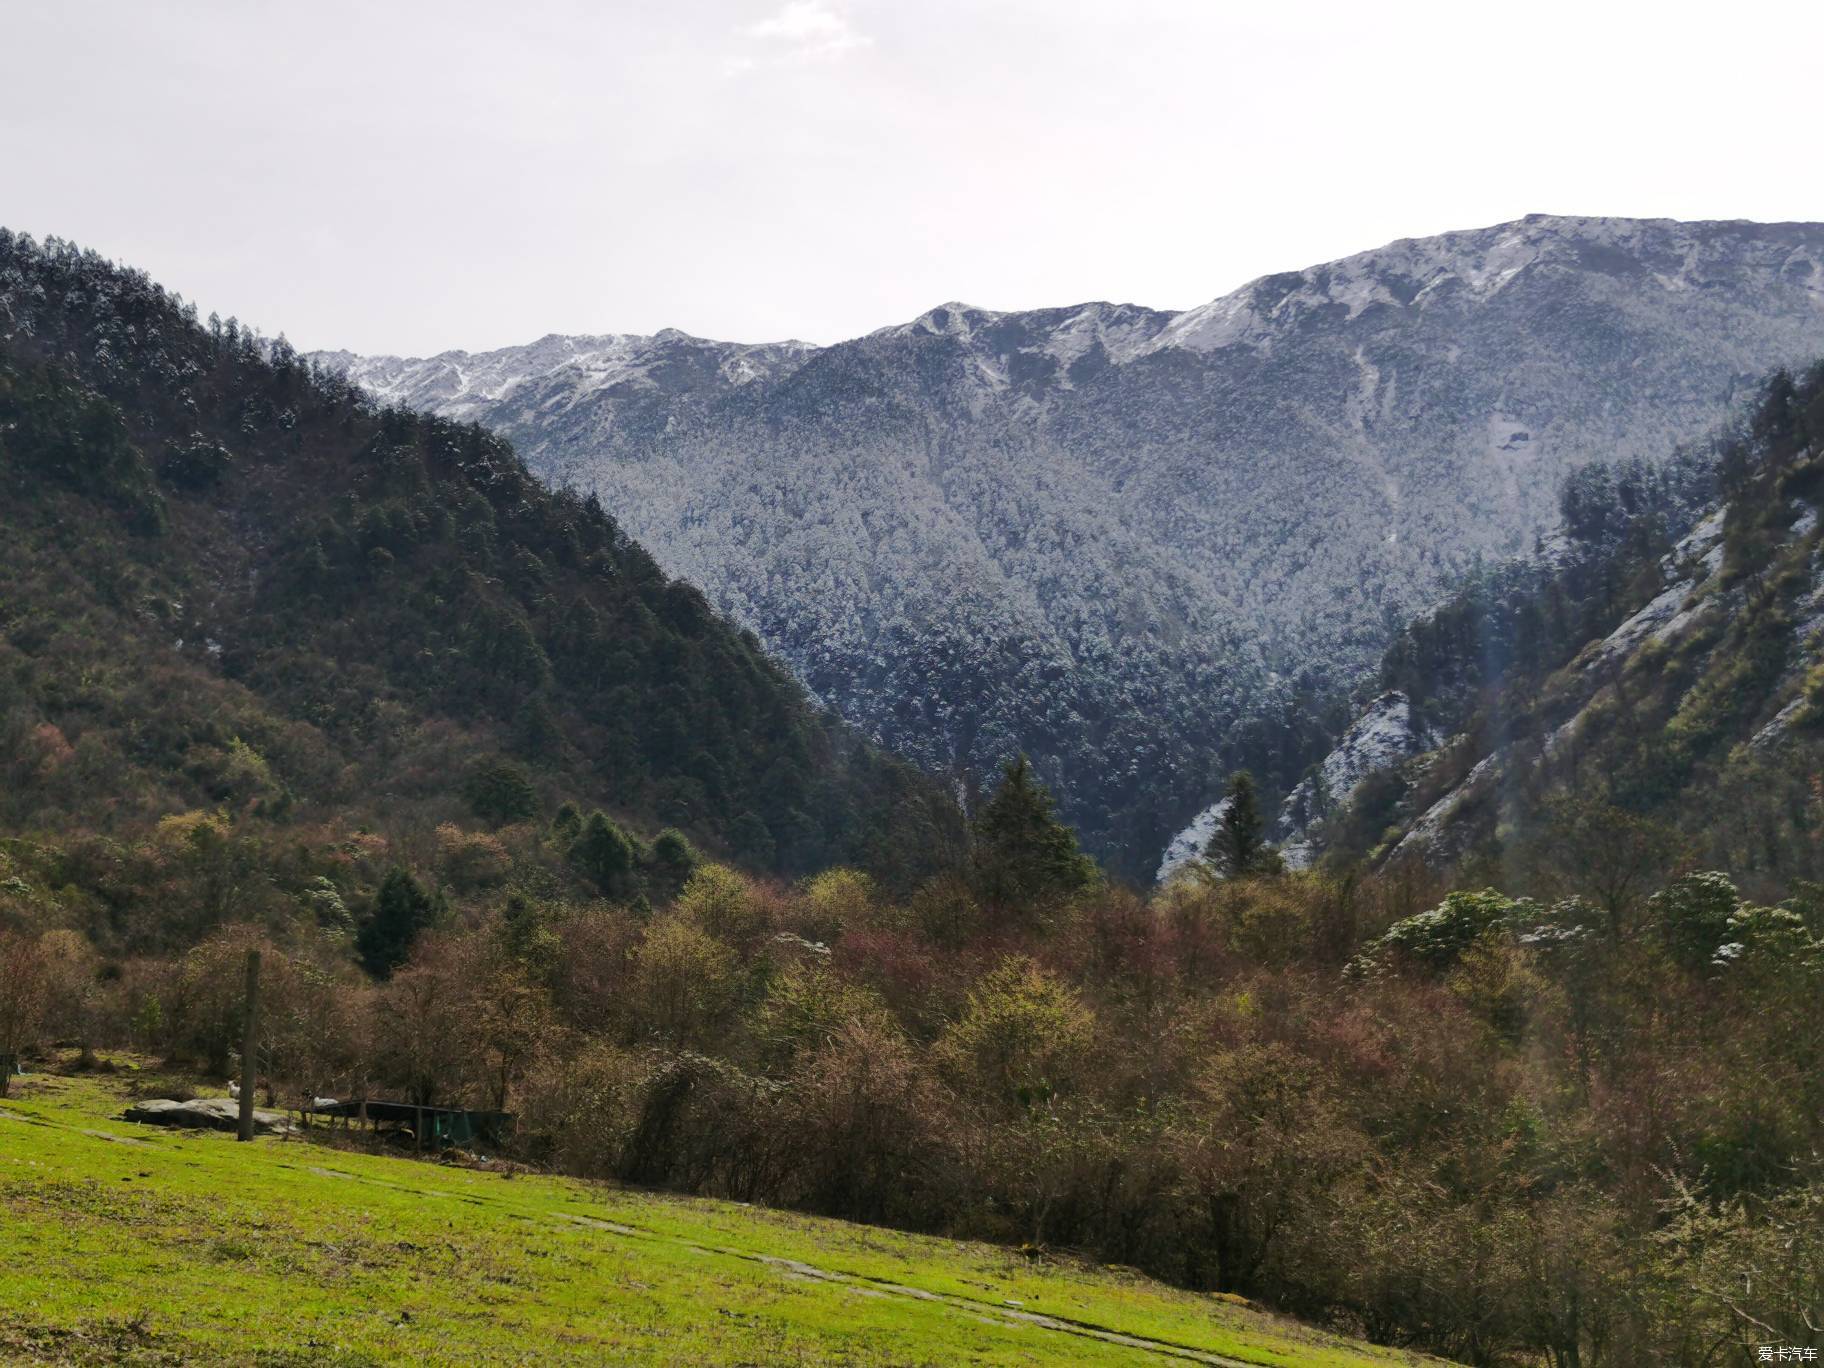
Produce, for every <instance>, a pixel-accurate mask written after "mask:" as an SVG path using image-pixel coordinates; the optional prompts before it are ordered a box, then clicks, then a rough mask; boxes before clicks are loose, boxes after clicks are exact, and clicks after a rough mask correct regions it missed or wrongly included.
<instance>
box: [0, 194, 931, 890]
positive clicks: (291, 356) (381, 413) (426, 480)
mask: <svg viewBox="0 0 1824 1368" xmlns="http://www.w3.org/2000/svg"><path fill="white" fill-rule="evenodd" d="M0 338H3V339H4V341H0V471H4V473H5V475H6V477H7V480H8V482H9V483H8V487H9V490H11V491H13V497H12V498H11V501H10V502H9V506H8V512H7V519H8V538H7V541H6V545H5V546H4V547H3V548H0V583H4V584H5V585H6V588H7V600H8V602H7V609H8V622H7V626H6V628H5V631H6V635H7V637H8V642H9V644H10V649H12V650H14V651H18V652H20V653H21V657H20V658H19V659H17V660H13V659H11V658H9V660H8V661H6V662H0V673H4V672H8V671H10V672H11V674H12V677H13V678H14V679H16V680H20V681H23V682H22V683H20V684H19V685H18V687H20V688H22V689H23V690H24V691H25V692H24V699H23V702H22V704H21V705H20V706H19V707H18V708H17V709H15V710H13V711H12V712H11V713H10V714H9V715H10V716H12V717H14V718H15V719H16V720H17V721H18V723H19V725H21V726H23V727H25V728H27V729H28V730H29V729H30V728H31V727H35V726H38V725H39V724H41V723H42V724H46V725H49V726H52V727H55V728H59V729H61V730H62V732H63V734H64V735H65V736H66V737H76V736H78V735H86V736H87V738H88V740H87V743H86V744H87V748H86V750H85V751H84V754H85V755H88V756H90V757H91V759H90V761H89V767H88V768H86V769H83V770H82V771H81V774H82V775H83V776H84V777H83V778H81V779H80V780H79V779H78V777H77V776H78V771H77V770H75V769H66V770H64V771H63V773H64V774H65V776H66V778H65V781H64V783H63V785H62V786H61V788H60V789H59V790H58V791H57V792H56V796H55V801H56V803H57V805H58V810H59V812H60V813H61V814H62V816H60V817H59V818H57V820H65V819H72V820H76V821H78V822H79V823H84V824H86V823H90V822H93V823H95V824H97V825H102V826H106V825H109V824H113V823H127V824H130V823H132V822H134V821H145V820H149V819H152V818H155V817H156V816H157V815H159V814H160V813H161V812H166V811H171V810H173V809H177V808H182V807H186V806H194V805H196V804H197V802H198V801H199V799H201V798H203V797H204V796H205V795H204V794H202V793H199V792H197V787H198V781H196V780H194V779H193V778H191V777H190V775H189V769H190V768H192V767H191V766H189V765H187V762H186V758H185V757H186V756H187V755H188V754H189V753H190V752H191V751H192V749H193V748H194V747H198V746H204V747H213V748H215V749H218V750H220V749H224V748H225V747H226V744H227V742H228V740H229V739H230V738H231V737H232V736H234V735H237V734H238V735H241V736H243V737H245V738H246V739H247V740H248V742H249V743H250V744H252V745H255V746H256V748H257V749H258V750H259V751H260V752H261V753H262V754H263V755H265V756H266V757H267V758H268V759H269V761H270V762H271V763H272V766H273V769H274V772H275V775H276V776H277V780H278V782H279V784H280V785H281V787H282V788H283V790H284V792H286V793H287V794H289V795H290V801H294V802H295V803H297V804H300V805H301V806H300V808H299V809H298V812H299V815H300V816H302V815H305V814H306V813H308V812H309V811H310V809H311V808H312V806H313V805H320V804H341V803H344V802H346V801H347V799H348V796H349V794H350V793H352V792H356V791H362V792H366V793H370V794H372V795H375V796H376V798H378V796H379V795H386V798H387V801H388V802H389V803H391V804H395V805H396V804H397V803H398V802H399V801H401V800H407V801H417V800H419V799H426V800H429V799H431V798H432V797H433V796H434V795H435V794H437V793H438V792H441V793H444V794H448V793H449V792H451V791H452V790H454V789H457V788H458V787H459V785H460V780H459V779H458V775H460V774H461V773H462V772H463V770H464V769H465V768H466V767H467V766H468V765H469V764H470V763H471V762H472V761H474V760H475V759H476V758H477V757H478V756H482V755H492V754H496V753H498V752H500V751H502V750H505V751H507V752H508V753H510V754H512V755H514V756H515V757H516V758H517V759H518V761H519V762H520V763H522V764H523V765H524V766H525V768H526V771H527V778H528V779H529V780H530V781H531V782H532V783H533V786H534V787H535V788H536V789H537V790H538V791H541V792H543V791H550V790H556V791H560V792H568V793H576V794H582V795H585V796H586V797H587V798H588V799H589V800H590V801H591V802H592V803H600V804H612V806H613V808H614V809H615V810H616V811H619V812H626V813H632V814H638V815H640V816H642V817H645V818H647V819H648V820H651V822H652V824H653V825H654V826H658V825H663V824H672V825H677V826H680V827H682V828H684V829H686V830H687V831H688V832H689V833H690V836H691V838H692V839H693V840H696V841H699V842H701V843H702V844H704V845H705V846H707V847H709V848H711V849H712V850H731V849H732V850H735V851H737V852H738V853H739V854H740V856H741V857H742V858H743V859H747V860H753V861H758V862H761V863H763V864H766V865H772V864H774V863H775V862H777V864H778V867H780V868H781V870H782V871H783V872H788V873H798V872H802V871H804V870H806V869H810V868H815V867H818V866H821V865H823V864H827V863H832V862H865V863H868V864H870V865H871V866H872V867H873V868H875V869H876V872H878V873H879V874H881V875H882V876H884V877H887V878H889V879H891V880H894V881H896V882H899V883H902V884H903V883H904V882H905V881H906V880H907V879H909V878H912V877H915V876H917V875H918V874H920V873H922V872H923V866H922V863H921V862H922V859H923V856H922V853H921V852H920V851H918V850H916V849H912V850H908V849H904V848H901V847H899V846H896V845H894V844H893V843H891V842H885V841H882V840H881V839H880V835H879V833H881V832H882V831H884V830H886V829H888V827H889V826H890V824H891V821H892V817H893V814H894V813H896V812H898V811H900V810H901V809H902V808H904V807H905V806H906V805H908V804H911V805H920V804H925V803H929V802H936V801H941V795H940V794H939V793H938V791H937V790H936V789H935V788H934V786H932V785H929V784H928V783H926V781H924V780H923V779H922V778H920V777H919V776H917V775H916V774H915V773H913V772H912V771H911V769H910V768H909V767H907V766H905V765H903V764H901V763H899V762H897V761H894V760H892V759H890V758H889V757H887V756H885V755H883V754H882V753H881V752H879V751H878V750H875V749H873V748H872V747H870V746H868V745H867V744H865V743H864V742H862V741H861V740H860V739H859V738H858V737H856V736H855V735H854V734H853V733H851V732H849V731H848V730H847V729H846V728H844V727H843V726H842V725H841V724H840V723H839V722H838V721H836V720H835V719H833V718H831V717H828V716H826V715H824V714H822V713H820V712H819V711H818V710H816V709H814V708H813V707H811V706H810V704H809V703H808V701H807V700H806V698H805V696H804V694H803V693H802V691H801V690H800V689H799V688H798V687H797V686H796V685H795V684H794V683H793V682H792V681H791V680H790V679H789V678H788V677H787V676H786V675H785V673H784V672H783V671H782V670H781V669H780V668H779V666H777V665H776V664H775V663H774V662H772V661H771V660H769V659H767V657H766V656H765V655H764V653H763V652H761V651H760V649H759V647H758V644H757V643H756V642H755V641H754V639H753V638H752V636H751V635H749V634H746V633H742V632H739V631H737V630H736V629H734V628H733V627H732V626H730V625H729V624H728V623H727V622H725V621H723V620H722V619H721V618H719V617H717V616H716V615H715V614H714V613H713V612H712V611H711V610H710V609H709V606H708V605H707V604H706V603H705V602H704V601H703V599H702V596H701V595H700V594H699V593H697V591H696V590H695V589H693V588H690V587H689V586H684V585H678V584H674V583H672V582H669V581H667V580H666V578H665V577H664V576H663V575H662V574H661V573H660V571H659V570H658V567H657V566H656V565H655V564H654V563H653V561H652V558H651V557H650V556H648V555H647V554H646V553H645V552H644V551H643V550H642V549H641V548H640V547H639V546H637V545H636V544H634V543H633V542H631V541H630V540H629V539H628V538H627V536H626V535H625V533H624V532H622V530H621V528H620V526H619V525H618V523H617V522H616V521H615V519H614V518H613V517H612V516H611V515H610V514H609V513H608V512H607V511H606V510H604V509H603V508H602V506H601V503H600V501H599V500H596V499H583V498H580V497H577V496H575V495H573V494H570V493H568V492H553V491H550V490H548V489H545V488H543V487H542V486H541V485H539V484H538V482H537V481H536V480H534V479H533V478H532V477H531V475H530V474H529V473H528V472H527V470H526V469H525V467H524V465H523V464H522V463H521V462H520V460H519V458H518V457H517V456H516V455H515V454H514V452H513V450H512V448H511V447H510V446H509V445H508V444H507V443H506V442H504V441H503V440H502V439H500V438H499V437H497V436H494V435H492V434H490V433H487V432H485V431H483V430H482V429H480V428H478V427H475V426H473V425H463V424H458V423H452V422H448V421H445V420H441V419H435V418H431V417H427V416H423V415H419V414H415V413H410V412H405V411H401V410H394V409H382V408H377V407H376V406H375V405H374V404H373V402H372V401H371V400H370V399H368V398H367V397H365V396H364V395H362V394H361V393H360V392H358V391H357V390H356V389H354V387H352V386H351V385H350V384H349V383H348V382H347V381H346V380H345V379H343V378H342V377H340V376H337V375H334V374H328V373H322V372H318V371H316V370H313V369H312V368H311V367H309V366H307V365H305V364H303V363H301V362H299V360H298V359H297V356H296V354H295V353H294V352H292V351H291V349H290V348H289V347H286V346H284V345H281V344H277V343H274V344H265V343H262V342H261V341H259V340H258V339H256V338H255V337H253V336H252V334H250V333H248V332H247V331H246V330H245V329H242V328H240V327H239V326H238V325H236V324H234V323H232V322H230V323H227V324H222V323H219V322H218V323H216V324H214V325H212V326H210V327H206V328H205V327H201V326H199V325H198V323H197V320H196V317H195V313H194V311H193V310H192V309H190V308H189V307H188V306H186V305H184V304H183V303H182V302H181V301H179V300H177V299H176V298H174V297H173V296H171V295H169V294H167V293H166V292H165V291H163V290H162V289H160V288H159V287H158V286H156V285H154V284H153V283H152V282H151V281H149V280H147V279H146V277H145V276H143V275H141V274H139V273H137V272H133V271H127V270H121V269H119V268H117V267H114V266H113V265H111V264H110V263H108V262H106V261H104V260H102V259H101V258H100V257H98V256H96V255H95V254H93V253H85V252H82V251H79V250H77V249H76V248H74V247H71V246H69V245H67V244H64V243H60V242H56V241H51V242H48V243H46V244H44V245H40V244H38V243H36V242H34V241H32V240H31V239H29V238H26V237H23V236H19V235H16V234H13V233H10V232H6V231H4V230H0ZM148 453H150V454H151V456H152V458H153V459H155V460H156V463H157V465H158V469H159V472H160V474H159V476H155V475H154V473H153V469H152V460H149V459H148ZM230 453H231V454H230ZM161 479H162V485H161ZM160 531H164V532H165V533H166V535H163V536H158V537H149V536H147V535H146V534H148V533H155V532H160ZM174 643H177V644H178V645H177V647H176V651H175V653H174ZM15 665H17V667H18V668H17V669H14V666H15ZM230 694H232V698H230ZM98 695H100V696H98ZM231 718H232V720H231ZM218 719H219V720H218ZM72 744H74V743H73V742H72ZM123 765H124V766H125V767H126V769H125V772H123V771H122V770H121V769H120V766H123ZM110 766H113V767H114V768H113V772H112V773H107V772H108V771H109V770H110ZM452 770H454V772H452ZM104 773H106V782H103V775H104ZM465 796H466V795H465ZM30 797H31V798H32V800H34V801H39V802H42V801H44V800H45V798H46V794H45V793H44V792H43V791H35V792H34V793H33V794H31V795H30ZM19 801H25V798H24V797H21V798H20V800H19ZM4 806H5V803H4V800H0V808H4ZM14 806H15V807H16V806H17V803H15V804H14ZM484 806H485V808H486V811H487V814H488V815H487V820H489V821H491V822H496V823H500V822H508V821H516V820H523V819H524V818H526V817H529V816H532V815H534V812H533V811H532V810H529V809H528V808H527V806H526V804H525V803H524V802H523V801H522V800H519V799H509V800H508V801H507V804H506V806H504V807H503V806H499V805H498V804H491V803H490V800H485V799H484ZM480 810H481V809H478V811H480ZM15 815H17V814H15ZM756 820H757V823H758V825H757V827H756ZM952 820H953V821H954V820H960V819H957V818H954V817H953V818H952ZM895 860H897V861H902V862H903V863H902V864H900V865H899V867H897V868H893V867H889V865H888V864H887V863H886V862H888V861H895Z"/></svg>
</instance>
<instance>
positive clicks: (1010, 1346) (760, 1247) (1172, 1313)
mask: <svg viewBox="0 0 1824 1368" xmlns="http://www.w3.org/2000/svg"><path fill="white" fill-rule="evenodd" d="M133 1077H136V1075H132V1074H126V1075H114V1076H111V1077H109V1076H100V1077H97V1076H81V1075H75V1076H56V1075H40V1076H38V1077H35V1078H30V1079H21V1080H16V1081H15V1085H14V1097H13V1099H12V1100H11V1101H8V1102H5V1103H0V1360H3V1361H5V1362H8V1363H12V1362H51V1363H63V1362H75V1363H134V1364H140V1363H144V1364H166V1363H195V1362H204V1363H214V1362H224V1363H250V1364H294V1363H295V1364H306V1363H308V1364H316V1365H350V1364H379V1363H431V1364H474V1363H490V1364H492V1363H509V1364H514V1363H523V1364H543V1363H667V1364H692V1365H694V1364H781V1363H841V1364H942V1365H950V1364H965V1363H980V1364H989V1363H993V1364H1001V1363H1009V1364H1012V1363H1017V1364H1044V1363H1072V1364H1077V1363H1091V1364H1093V1363H1140V1362H1145V1361H1148V1360H1153V1361H1164V1360H1172V1359H1175V1360H1179V1361H1188V1362H1208V1363H1246V1364H1301V1365H1303V1364H1310V1365H1330V1366H1332V1368H1345V1366H1346V1365H1377V1366H1378V1368H1386V1365H1391V1364H1411V1363H1419V1362H1435V1360H1423V1359H1420V1358H1417V1357H1415V1356H1411V1355H1403V1354H1399V1353H1395V1352H1393V1351H1389V1350H1380V1349H1375V1348H1371V1347H1366V1346H1361V1345H1355V1344H1351V1343H1350V1342H1348V1341H1344V1340H1339V1339H1335V1338H1332V1337H1329V1336H1325V1335H1321V1334H1318V1333H1316V1332H1314V1331H1311V1330H1308V1329H1306V1328H1304V1327H1301V1326H1299V1325H1297V1324H1295V1323H1293V1322H1289V1321H1285V1320H1282V1319H1279V1318H1276V1317H1272V1316H1269V1315H1266V1314H1264V1313H1262V1312H1259V1311H1256V1310H1254V1309H1252V1308H1249V1307H1246V1306H1243V1305H1238V1304H1236V1303H1234V1302H1233V1301H1230V1300H1227V1299H1219V1298H1212V1297H1205V1296H1198V1295H1195V1294H1192V1293H1186V1292H1179V1291H1175V1290H1173V1289H1171V1288H1167V1287H1164V1286H1162V1285H1160V1284H1158V1283H1154V1282H1151V1281H1149V1280H1147V1279H1144V1278H1140V1277H1138V1276H1135V1275H1132V1274H1129V1273H1126V1272H1124V1271H1121V1270H1116V1269H1102V1268H1094V1267H1078V1266H1074V1265H1069V1264H1060V1263H1053V1262H1042V1263H1033V1262H1029V1261H1028V1260H1026V1259H1024V1258H1022V1257H1020V1256H1019V1255H1018V1254H1015V1253H1012V1252H1010V1251H1005V1250H1000V1249H996V1248H993V1247H991V1246H986V1245H977V1244H965V1243H956V1242H950V1241H944V1240H936V1239H926V1238H922V1237H918V1236H911V1235H902V1234H897V1233H894V1232H891V1231H886V1230H878V1229H874V1228H872V1227H867V1226H856V1225H848V1224H845V1223H843V1222H840V1221H827V1220H814V1219H810V1218H806V1217H800V1216H793V1215H789V1214H785V1213H780V1212H775V1211H764V1210H757V1209H752V1208H747V1207H743V1206H739V1205H736V1204H732V1203H727V1202H713V1201H700V1200H693V1199H685V1198H676V1197H667V1196H658V1195H652V1194H648V1193H643V1192H633V1191H628V1190H624V1189H618V1188H611V1187H605V1186H601V1185H596V1184H585V1183H580V1182H573V1181H567V1180H562V1179H554V1178H545V1177H531V1176H525V1175H520V1176H517V1177H509V1176H503V1175H501V1174H499V1173H489V1172H486V1171H482V1170H477V1169H472V1168H463V1167H457V1166H454V1165H449V1164H441V1163H433V1162H427V1161H420V1160H414V1159H410V1158H402V1157H393V1156H390V1155H383V1154H376V1153H368V1152H364V1151H361V1150H357V1149H353V1148H348V1147H340V1146H335V1145H330V1144H325V1143H318V1142H316V1141H314V1140H313V1141H306V1140H298V1139H289V1140H281V1139H262V1140H259V1141H256V1142H255V1143H253V1144H249V1145H242V1144H237V1143H236V1142H235V1140H234V1138H233V1136H231V1135H225V1134H217V1133H201V1132H177V1131H167V1130H159V1129H155V1128H151V1127H142V1126H134V1125H129V1124H127V1123H125V1122H122V1121H117V1120H115V1119H113V1118H114V1117H116V1116H117V1115H118V1114H119V1112H120V1111H121V1109H122V1108H123V1107H124V1106H125V1105H126V1101H127V1084H126V1081H125V1080H126V1079H129V1078H133Z"/></svg>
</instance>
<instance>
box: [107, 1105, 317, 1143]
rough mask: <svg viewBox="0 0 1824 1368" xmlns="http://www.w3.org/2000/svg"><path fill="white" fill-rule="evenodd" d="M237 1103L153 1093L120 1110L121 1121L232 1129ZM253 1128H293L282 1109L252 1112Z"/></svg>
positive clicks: (269, 1131) (237, 1113)
mask: <svg viewBox="0 0 1824 1368" xmlns="http://www.w3.org/2000/svg"><path fill="white" fill-rule="evenodd" d="M240 1118H241V1104H240V1103H239V1102H238V1101H236V1100H235V1099H234V1098H232V1097H199V1098H196V1099H195V1100H194V1101H190V1102H174V1101H172V1100H171V1099H169V1098H163V1097H154V1098H148V1099H147V1100H146V1101H144V1102H135V1103H134V1104H133V1105H132V1106H130V1107H128V1108H127V1109H126V1110H125V1111H124V1112H122V1113H121V1120H123V1121H139V1122H143V1123H145V1124H146V1125H150V1126H184V1127H187V1128H189V1129H192V1130H225V1131H231V1130H235V1129H237V1128H238V1127H239V1125H240ZM253 1128H254V1130H255V1131H257V1132H259V1133H260V1134H262V1135H277V1134H283V1133H286V1132H289V1131H293V1130H296V1129H297V1126H296V1125H295V1124H294V1123H293V1122H292V1121H291V1120H290V1118H288V1117H287V1116H286V1115H285V1114H284V1113H283V1112H276V1111H262V1110H260V1109H258V1108H255V1109H254V1113H253Z"/></svg>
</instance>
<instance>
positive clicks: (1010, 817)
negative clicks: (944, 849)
mask: <svg viewBox="0 0 1824 1368" xmlns="http://www.w3.org/2000/svg"><path fill="white" fill-rule="evenodd" d="M973 832H974V837H975V858H974V870H975V882H976V887H977V890H978V891H979V893H980V894H981V896H982V898H983V900H984V901H986V902H987V903H989V904H990V905H992V906H995V907H997V908H1000V909H1002V910H1004V911H1005V910H1010V909H1013V908H1016V907H1021V908H1039V909H1042V908H1044V907H1046V906H1047V905H1048V904H1051V903H1055V902H1056V901H1058V900H1059V899H1061V898H1067V897H1069V896H1070V895H1072V894H1074V893H1080V892H1082V891H1083V890H1084V889H1086V888H1089V887H1090V886H1091V885H1093V884H1094V882H1095V879H1096V867H1095V864H1094V863H1093V862H1092V861H1091V860H1090V858H1089V857H1088V856H1087V855H1085V854H1083V853H1082V852H1081V851H1079V850H1078V849H1077V838H1076V835H1075V834H1074V833H1073V832H1072V831H1071V829H1070V828H1069V827H1067V826H1065V825H1064V824H1063V823H1062V822H1060V821H1058V819H1057V818H1056V817H1055V816H1054V815H1053V804H1052V799H1051V794H1050V793H1048V792H1047V791H1046V789H1045V786H1044V785H1043V784H1041V783H1039V781H1038V779H1037V778H1036V777H1035V776H1034V775H1033V772H1032V767H1031V766H1030V765H1029V764H1027V762H1026V757H1025V756H1023V755H1022V756H1021V757H1020V758H1019V759H1017V760H1014V761H1012V762H1011V763H1009V764H1008V766H1007V767H1006V769H1005V770H1004V771H1003V772H1002V775H1001V786H1000V787H999V788H998V789H996V790H995V793H994V796H993V797H992V798H990V799H989V800H988V801H987V803H985V804H984V805H983V806H982V810H981V811H980V812H979V813H978V814H976V818H975V822H974V824H973Z"/></svg>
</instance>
